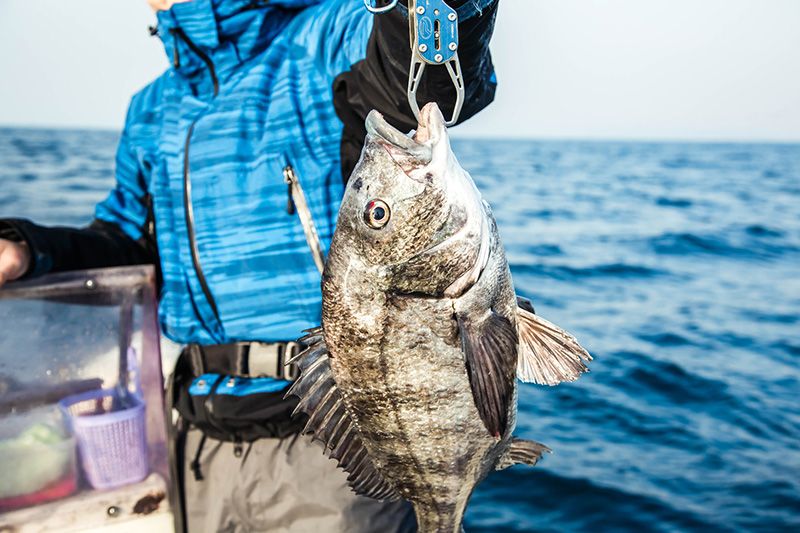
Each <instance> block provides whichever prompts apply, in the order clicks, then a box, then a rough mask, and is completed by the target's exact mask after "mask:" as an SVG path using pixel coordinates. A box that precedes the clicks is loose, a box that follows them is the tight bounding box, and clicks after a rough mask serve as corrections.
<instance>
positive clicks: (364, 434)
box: [289, 104, 591, 533]
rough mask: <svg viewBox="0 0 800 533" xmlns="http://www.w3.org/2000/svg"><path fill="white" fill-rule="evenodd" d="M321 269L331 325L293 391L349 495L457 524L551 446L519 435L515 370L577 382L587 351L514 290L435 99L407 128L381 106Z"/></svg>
mask: <svg viewBox="0 0 800 533" xmlns="http://www.w3.org/2000/svg"><path fill="white" fill-rule="evenodd" d="M367 131H368V136H367V142H366V145H365V147H364V151H363V153H362V156H361V160H360V161H359V164H358V166H357V167H356V169H355V171H354V173H353V175H352V177H351V179H350V181H349V183H348V186H347V190H346V192H345V195H344V199H343V202H342V206H341V209H340V211H339V219H338V223H337V227H336V232H335V234H334V236H333V242H332V244H331V249H330V253H329V255H328V259H327V262H326V265H325V271H324V274H323V278H322V294H323V306H322V327H321V328H316V329H314V330H311V331H310V332H309V334H308V335H307V336H306V337H305V338H304V339H302V341H303V342H304V343H305V344H306V345H307V346H308V348H307V349H306V350H305V351H304V352H303V353H302V354H300V356H298V359H297V360H298V362H299V364H300V367H301V371H302V374H301V377H300V378H299V379H298V381H297V382H296V383H295V384H294V385H293V386H292V388H291V390H290V391H289V394H294V395H296V396H298V397H299V398H300V403H299V405H298V410H299V411H303V412H305V413H307V414H308V415H309V417H310V418H309V422H308V425H307V426H306V430H307V432H310V433H313V434H314V437H315V438H316V439H318V440H321V441H322V442H323V443H324V444H325V445H326V446H327V448H328V450H329V452H330V455H331V456H332V457H333V458H335V459H337V460H338V462H339V465H340V466H341V467H342V468H344V470H346V471H347V472H349V474H350V476H349V478H348V479H349V480H350V483H351V485H352V487H353V489H354V490H355V491H356V492H358V493H360V494H364V495H367V496H370V497H373V498H378V499H397V498H405V499H406V500H409V501H410V502H411V503H412V504H413V506H414V510H415V512H416V515H417V522H418V524H419V529H420V531H422V532H424V533H427V532H453V531H461V523H462V520H463V517H464V511H465V509H466V506H467V502H468V501H469V498H470V496H471V494H472V491H473V490H474V488H475V486H476V485H477V484H478V483H479V482H480V481H481V480H482V479H484V478H485V477H486V476H487V475H488V474H489V473H490V472H492V471H493V470H497V469H502V468H506V467H508V466H511V465H514V464H521V463H524V464H528V465H534V464H536V462H537V461H538V460H539V458H540V457H541V455H542V453H543V452H544V451H548V450H547V448H546V447H545V446H544V445H542V444H539V443H536V442H533V441H526V440H521V439H517V438H515V437H512V435H511V433H512V431H513V430H514V426H515V423H516V413H517V388H516V378H517V377H519V378H520V379H521V380H523V381H533V382H536V383H541V384H548V385H554V384H556V383H559V382H561V381H572V380H574V379H576V378H577V377H578V376H579V374H580V373H581V372H583V371H585V370H586V366H585V365H584V362H585V361H589V360H590V359H591V357H590V356H589V354H588V353H587V352H586V351H585V350H584V349H583V348H581V346H580V345H579V344H578V342H577V341H576V340H575V338H574V337H572V336H571V335H569V334H568V333H566V332H564V331H563V330H561V329H559V328H558V327H556V326H554V325H552V324H550V323H549V322H547V321H545V320H543V319H541V318H539V317H537V316H536V315H535V314H533V308H532V306H530V303H529V302H527V301H524V300H519V301H518V299H517V298H516V296H515V294H514V287H513V285H512V281H511V273H510V272H509V269H508V263H507V262H506V257H505V252H504V250H503V246H502V244H501V243H500V237H499V236H498V233H497V227H496V225H495V221H494V218H493V216H492V212H491V210H490V208H489V206H488V205H487V204H486V203H485V202H484V201H483V200H482V199H481V196H480V193H479V192H478V190H477V188H476V187H475V184H474V183H473V181H472V178H471V177H470V176H469V174H467V172H466V171H464V170H463V169H462V168H461V166H460V165H459V164H458V161H457V160H456V158H455V155H454V154H453V152H452V151H451V149H450V142H449V139H448V136H447V131H446V129H445V121H444V118H443V116H442V114H441V112H440V111H439V108H438V107H436V105H435V104H429V105H428V106H426V107H425V108H424V109H423V111H422V113H421V116H420V122H419V126H418V128H417V130H416V133H415V135H414V136H413V137H409V136H406V135H404V134H403V133H401V132H400V131H398V130H396V129H394V128H393V127H392V126H390V125H389V124H387V123H386V122H385V121H384V119H383V117H381V115H380V114H379V113H377V112H375V111H373V112H372V113H371V114H370V115H369V117H368V118H367Z"/></svg>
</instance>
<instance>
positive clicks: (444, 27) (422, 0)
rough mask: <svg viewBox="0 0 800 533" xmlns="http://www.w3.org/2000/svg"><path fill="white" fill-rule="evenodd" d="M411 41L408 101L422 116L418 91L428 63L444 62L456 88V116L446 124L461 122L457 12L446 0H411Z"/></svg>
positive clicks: (460, 79) (462, 83)
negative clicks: (418, 101)
mask: <svg viewBox="0 0 800 533" xmlns="http://www.w3.org/2000/svg"><path fill="white" fill-rule="evenodd" d="M408 24H409V41H410V42H411V66H410V68H409V71H408V91H407V92H408V104H409V105H410V106H411V111H412V112H413V113H414V117H416V118H417V119H419V104H418V103H417V90H418V89H419V85H420V82H421V81H422V76H423V75H424V74H425V68H426V66H427V65H435V66H439V65H444V66H445V68H446V69H447V72H448V74H449V75H450V79H451V80H452V82H453V86H454V87H455V90H456V104H455V107H454V108H453V116H452V117H450V119H449V120H446V121H445V124H446V125H447V126H453V125H454V124H455V123H456V122H458V117H459V115H461V109H462V108H463V107H464V98H465V96H464V95H465V91H464V76H463V75H462V73H461V62H460V61H459V60H458V13H457V12H456V10H455V9H453V8H452V7H450V6H448V5H447V4H446V3H445V2H444V0H409V2H408Z"/></svg>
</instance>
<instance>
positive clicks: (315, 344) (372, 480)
mask: <svg viewBox="0 0 800 533" xmlns="http://www.w3.org/2000/svg"><path fill="white" fill-rule="evenodd" d="M299 342H301V343H303V344H305V345H306V346H308V348H307V349H306V350H304V351H303V352H301V353H300V354H299V355H298V356H297V357H295V358H294V360H293V361H290V362H295V361H296V362H297V363H298V365H299V366H300V372H301V373H300V377H299V378H298V379H297V381H295V383H294V385H292V387H291V388H290V389H289V391H288V392H287V393H286V395H287V396H289V395H294V396H297V397H298V398H300V403H298V405H297V409H295V413H296V412H299V411H302V412H304V413H306V414H307V415H308V417H309V419H308V423H307V424H306V427H305V429H304V430H303V432H304V433H313V435H314V440H319V441H321V442H322V443H323V444H324V445H325V448H326V449H327V450H328V451H329V452H330V457H332V458H333V459H336V461H337V462H338V464H339V466H340V467H341V468H342V469H343V470H344V471H345V472H347V473H349V474H350V476H349V477H348V478H347V481H348V482H350V486H351V487H353V490H354V491H355V492H356V493H357V494H362V495H364V496H368V497H370V498H375V499H377V500H396V499H399V495H398V494H397V492H395V490H394V488H393V487H392V486H391V485H390V484H389V483H388V482H387V481H386V480H385V479H384V477H383V476H382V475H381V474H380V472H379V471H378V470H377V468H375V465H374V464H373V462H372V459H371V458H370V456H369V454H368V453H367V449H366V448H365V447H364V445H363V444H362V442H361V439H360V438H359V436H358V431H357V429H356V427H355V424H354V422H353V419H352V416H351V415H350V413H349V411H348V410H347V406H346V405H345V404H344V401H343V399H342V393H341V391H340V390H339V388H338V387H337V386H336V382H335V381H334V379H333V375H332V374H331V366H330V360H329V358H328V347H327V346H326V345H325V339H324V337H323V335H322V328H315V329H313V330H309V331H308V335H306V336H305V337H303V338H302V339H300V341H299Z"/></svg>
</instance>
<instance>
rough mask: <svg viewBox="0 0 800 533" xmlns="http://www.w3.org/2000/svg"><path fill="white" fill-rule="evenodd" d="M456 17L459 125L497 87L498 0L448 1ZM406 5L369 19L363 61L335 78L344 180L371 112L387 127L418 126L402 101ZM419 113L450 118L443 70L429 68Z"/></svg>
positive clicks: (451, 95) (449, 88)
mask: <svg viewBox="0 0 800 533" xmlns="http://www.w3.org/2000/svg"><path fill="white" fill-rule="evenodd" d="M447 4H448V5H450V6H451V7H453V8H455V9H456V10H457V12H458V15H459V49H458V56H459V60H460V62H461V69H462V73H463V76H464V85H465V92H466V94H465V101H464V107H463V109H462V111H461V115H460V116H459V120H458V122H459V123H460V122H463V121H465V120H467V119H468V118H470V117H472V116H473V115H475V114H476V113H477V112H478V111H480V110H481V109H483V108H484V107H486V106H487V105H489V103H491V102H492V100H493V99H494V95H495V89H496V86H497V83H496V79H495V74H494V66H493V64H492V58H491V54H490V52H489V41H490V39H491V37H492V32H493V31H494V22H495V17H496V14H497V5H498V0H447ZM406 6H407V1H406V0H401V1H400V3H399V4H398V6H397V7H396V8H395V9H393V10H392V11H390V12H388V13H386V14H383V15H374V16H373V15H369V16H370V17H373V22H372V31H371V34H370V36H369V42H368V45H367V50H366V55H365V57H364V58H363V59H362V60H360V61H358V62H356V63H354V64H353V65H352V66H351V67H350V68H349V69H348V70H346V71H344V72H342V73H341V74H340V75H339V76H338V77H336V79H335V81H334V84H333V91H334V105H335V107H336V112H337V114H338V116H339V118H340V119H341V120H342V122H344V126H345V130H344V134H343V139H342V171H343V175H344V176H345V178H347V177H348V176H349V175H350V172H351V171H352V168H353V167H354V166H355V163H356V161H357V160H358V157H359V155H360V153H361V148H362V146H363V141H364V137H365V136H366V133H367V132H366V129H365V127H364V120H365V118H366V116H367V114H368V113H369V112H370V111H371V110H372V109H377V110H378V111H380V112H381V113H382V114H383V115H384V117H386V119H387V121H389V123H391V124H393V125H394V126H396V127H398V128H400V129H401V130H403V129H404V130H408V131H410V130H411V129H414V128H416V126H417V121H416V119H415V118H414V115H413V113H412V111H411V107H410V106H409V104H408V99H407V96H406V92H407V86H408V71H409V66H410V64H411V48H410V43H409V29H408V9H407V7H406ZM417 100H418V102H419V104H420V107H422V106H423V105H424V104H426V103H428V102H436V103H437V104H438V105H439V107H440V108H441V109H442V112H443V113H444V115H445V116H446V117H450V116H452V112H453V108H454V106H455V101H456V97H455V89H454V87H453V82H452V80H451V79H450V75H449V74H448V72H447V69H446V68H445V67H444V66H430V65H428V66H427V68H426V69H425V74H424V77H423V78H422V81H421V83H420V86H419V89H418V91H417Z"/></svg>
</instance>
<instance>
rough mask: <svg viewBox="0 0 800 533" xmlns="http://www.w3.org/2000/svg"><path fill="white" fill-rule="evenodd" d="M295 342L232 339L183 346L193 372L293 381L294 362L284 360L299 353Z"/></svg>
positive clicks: (299, 345)
mask: <svg viewBox="0 0 800 533" xmlns="http://www.w3.org/2000/svg"><path fill="white" fill-rule="evenodd" d="M302 349H303V346H302V345H301V344H299V343H297V342H234V343H230V344H214V345H208V346H202V345H200V344H190V345H189V346H188V347H187V350H188V353H189V362H190V364H191V366H192V372H193V373H194V375H195V376H201V375H203V374H207V373H212V374H224V375H226V376H240V377H251V378H255V377H267V378H273V379H282V380H286V381H294V380H295V379H297V377H298V376H299V375H300V369H299V368H298V367H297V365H296V364H294V363H293V364H291V365H287V364H286V361H288V360H290V359H291V358H292V357H294V356H295V355H297V354H298V353H300V351H301V350H302Z"/></svg>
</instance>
